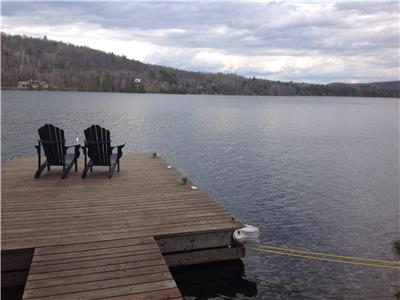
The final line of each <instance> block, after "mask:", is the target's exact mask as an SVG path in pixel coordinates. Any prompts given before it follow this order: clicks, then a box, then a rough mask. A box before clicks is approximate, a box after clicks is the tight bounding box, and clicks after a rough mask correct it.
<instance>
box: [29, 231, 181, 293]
mask: <svg viewBox="0 0 400 300" xmlns="http://www.w3.org/2000/svg"><path fill="white" fill-rule="evenodd" d="M93 298H96V299H101V298H108V299H114V298H115V299H120V298H122V299H123V298H126V299H176V298H178V299H181V294H180V292H179V290H178V288H177V287H176V284H175V281H174V280H173V278H172V276H171V273H170V272H169V269H168V267H167V265H166V264H165V261H164V259H163V257H162V255H161V253H160V250H159V249H158V247H157V244H156V242H155V240H154V238H152V237H147V238H133V239H120V240H114V241H103V242H91V243H83V244H72V245H63V246H50V247H43V248H36V250H35V254H34V256H33V260H32V265H31V268H30V272H29V276H28V280H27V283H26V285H25V290H24V295H23V299H93Z"/></svg>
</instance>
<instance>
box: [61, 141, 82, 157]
mask: <svg viewBox="0 0 400 300" xmlns="http://www.w3.org/2000/svg"><path fill="white" fill-rule="evenodd" d="M72 147H74V148H75V157H79V154H80V152H79V148H81V145H80V144H76V145H68V146H65V149H68V148H72Z"/></svg>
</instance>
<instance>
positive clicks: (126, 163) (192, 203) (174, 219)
mask: <svg viewBox="0 0 400 300" xmlns="http://www.w3.org/2000/svg"><path fill="white" fill-rule="evenodd" d="M79 163H80V168H79V171H78V173H75V172H74V171H71V173H70V175H69V176H68V177H67V178H66V179H64V180H63V179H61V171H60V169H59V168H56V167H54V168H52V170H51V171H50V172H44V173H43V175H42V177H41V178H40V179H36V180H35V179H33V175H34V172H35V169H36V166H37V161H36V159H35V158H23V157H20V158H12V159H9V160H7V161H6V162H4V163H3V165H2V212H1V216H2V218H1V225H2V227H1V233H2V245H1V246H2V283H3V287H13V286H21V285H24V284H25V282H26V285H25V290H24V294H23V299H46V298H47V299H48V298H51V299H94V298H95V299H103V298H112V299H180V298H181V295H180V292H179V290H178V289H177V287H176V284H175V282H174V280H173V278H172V276H171V274H170V272H169V270H168V267H173V266H181V265H190V264H198V263H204V262H212V261H221V260H231V259H238V258H241V257H243V256H244V248H243V247H242V246H240V245H235V244H234V243H233V242H232V238H231V236H232V233H233V231H234V230H236V229H238V228H240V227H242V226H243V225H242V224H241V223H240V222H238V221H236V220H235V219H234V218H232V216H231V215H230V214H229V213H228V212H227V211H226V210H225V209H224V208H222V207H221V206H220V205H219V204H218V203H217V202H216V201H215V200H213V199H211V198H210V197H209V196H208V195H207V194H206V193H205V192H203V191H201V190H199V189H197V190H193V189H191V185H192V183H191V182H189V181H188V182H187V184H185V185H182V184H180V179H181V178H182V175H181V174H180V173H179V172H178V171H177V170H175V169H174V168H173V167H172V168H168V167H167V166H168V164H167V163H166V162H165V161H163V160H162V159H160V158H152V157H151V155H150V154H140V155H124V156H123V157H122V160H121V171H120V172H119V173H118V172H115V173H114V175H113V177H112V179H108V178H107V176H106V174H107V170H106V168H101V167H97V168H94V171H93V172H91V173H89V174H88V176H87V178H86V179H83V180H82V179H81V178H80V175H81V172H82V161H80V162H79Z"/></svg>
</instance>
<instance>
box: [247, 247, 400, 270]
mask: <svg viewBox="0 0 400 300" xmlns="http://www.w3.org/2000/svg"><path fill="white" fill-rule="evenodd" d="M249 248H250V249H253V250H257V251H262V252H266V253H273V254H281V255H288V256H295V257H300V258H305V259H316V260H323V261H331V262H338V263H344V264H351V265H358V266H368V267H378V268H389V269H400V266H389V265H380V264H370V263H363V262H353V261H346V260H339V259H331V258H323V257H315V256H309V255H300V254H294V253H288V252H283V251H275V250H266V249H262V248H259V247H255V246H250V247H249Z"/></svg>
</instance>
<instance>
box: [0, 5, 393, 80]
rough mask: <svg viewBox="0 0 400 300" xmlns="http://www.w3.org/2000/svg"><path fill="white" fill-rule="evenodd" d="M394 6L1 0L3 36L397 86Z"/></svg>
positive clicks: (205, 65)
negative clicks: (23, 0)
mask: <svg viewBox="0 0 400 300" xmlns="http://www.w3.org/2000/svg"><path fill="white" fill-rule="evenodd" d="M399 22H400V8H399V2H398V1H394V2H392V1H376V2H370V1H357V2H347V1H338V2H334V1H312V0H311V1H289V0H288V1H276V2H270V1H266V2H260V1H258V2H248V1H246V2H234V1H231V2H226V1H225V2H223V1H203V2H200V1H198V2H196V1H194V2H193V1H191V2H188V1H184V2H172V1H169V2H159V1H150V2H144V1H138V2H132V1H122V2H118V1H111V2H96V1H90V2H79V1H72V2H59V1H51V2H33V1H30V2H22V1H8V2H4V1H2V13H1V23H2V31H3V32H6V33H9V34H21V35H22V34H23V35H26V36H32V37H43V36H47V38H48V39H53V40H57V41H63V42H68V43H72V44H75V45H82V46H88V47H91V48H94V49H99V50H103V51H106V52H113V53H115V54H119V55H125V56H127V57H128V58H131V59H136V60H139V61H142V62H145V63H151V64H157V65H164V66H170V67H174V68H179V69H184V70H190V71H201V72H223V73H236V74H239V75H244V76H248V77H252V76H255V77H258V78H266V79H271V80H281V81H296V82H315V83H328V82H352V83H355V82H375V81H390V80H399V79H400V78H399V76H400V75H399V72H400V56H399V54H400V45H399V43H400V42H399V39H400V34H399V30H400V29H399V27H400V24H399Z"/></svg>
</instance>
